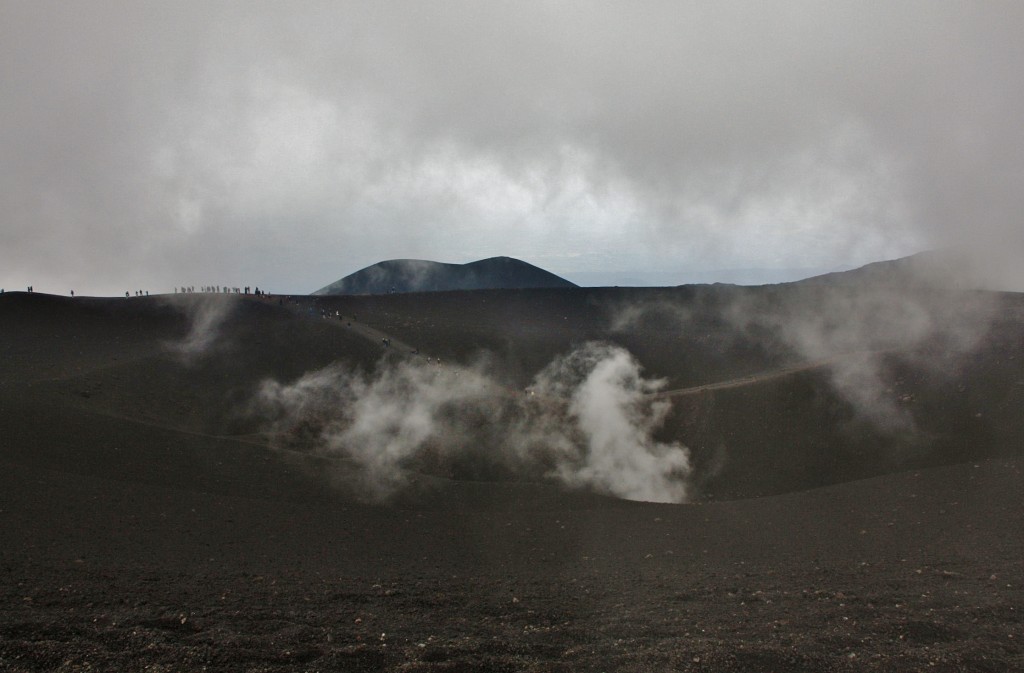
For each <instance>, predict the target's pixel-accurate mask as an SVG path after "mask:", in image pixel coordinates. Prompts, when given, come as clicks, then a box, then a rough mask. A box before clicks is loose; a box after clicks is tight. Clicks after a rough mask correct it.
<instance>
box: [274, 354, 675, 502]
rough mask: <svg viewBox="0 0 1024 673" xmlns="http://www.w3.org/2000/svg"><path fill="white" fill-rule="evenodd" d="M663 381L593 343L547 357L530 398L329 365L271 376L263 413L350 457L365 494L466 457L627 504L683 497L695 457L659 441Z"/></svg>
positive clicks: (397, 372) (417, 365) (448, 380)
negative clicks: (281, 378)
mask: <svg viewBox="0 0 1024 673" xmlns="http://www.w3.org/2000/svg"><path fill="white" fill-rule="evenodd" d="M661 386H662V382H660V381H651V380H647V379H644V378H643V377H642V376H641V373H640V367H639V364H638V363H637V362H636V360H635V359H634V358H633V357H632V356H631V355H630V354H629V353H628V352H626V351H625V350H623V349H621V348H618V347H614V346H609V345H605V344H593V343H592V344H586V345H584V346H583V347H581V348H579V349H577V350H576V351H574V352H572V353H570V354H569V355H566V356H564V357H561V358H558V359H557V360H555V361H554V362H552V363H551V364H550V365H549V366H548V367H546V368H545V369H544V370H543V371H542V372H541V373H540V374H538V376H537V377H536V379H535V381H534V383H533V385H532V386H531V387H530V388H529V389H528V390H527V392H526V393H525V394H524V393H520V392H518V391H511V390H509V389H507V388H504V387H503V386H501V385H499V384H498V383H497V382H496V381H495V380H494V379H492V378H491V377H490V376H488V375H487V374H486V373H485V372H484V371H483V370H482V369H481V368H475V369H474V368H462V367H448V366H444V367H442V366H439V365H437V364H427V363H424V362H423V361H422V360H418V359H417V360H407V361H403V362H400V363H397V364H395V363H385V364H382V365H381V366H380V367H379V368H378V370H377V371H376V372H374V373H372V374H365V373H360V372H353V371H349V370H346V369H344V368H342V367H339V366H333V367H329V368H327V369H323V370H319V371H316V372H311V373H309V374H306V375H305V376H303V377H302V378H300V379H299V380H297V381H295V382H293V383H288V384H282V383H280V382H277V381H273V380H268V381H265V382H264V383H263V385H262V386H261V388H260V391H259V395H258V403H257V407H258V413H260V414H262V415H264V416H267V417H269V418H270V420H271V423H272V429H273V430H274V431H276V432H277V433H279V436H283V437H284V438H285V439H286V440H290V441H292V442H293V444H296V445H298V446H301V447H304V448H310V449H312V450H315V451H318V452H322V453H325V454H327V455H332V456H337V457H342V458H345V459H347V460H349V461H351V462H352V463H353V464H354V465H355V467H356V468H357V471H358V476H359V484H360V486H361V492H360V495H362V496H363V497H365V498H367V499H372V500H382V499H385V498H387V497H389V496H391V495H392V494H394V493H395V492H396V491H397V490H399V489H401V488H402V487H403V486H404V485H405V484H406V483H407V480H408V478H409V475H410V472H411V471H414V470H417V469H422V468H423V467H424V466H437V465H442V466H443V465H451V464H452V463H453V462H458V461H462V462H463V463H466V462H468V463H473V464H478V465H489V466H491V467H492V468H494V469H500V470H504V471H505V472H506V473H507V472H508V471H509V470H511V471H512V475H513V477H515V476H519V477H525V478H532V477H538V478H540V477H546V478H553V479H557V480H559V481H561V482H562V483H564V484H566V485H568V486H570V487H573V488H580V489H588V490H592V491H595V492H598V493H603V494H608V495H614V496H617V497H621V498H626V499H631V500H647V501H657V502H683V501H685V500H686V498H687V483H686V479H687V477H688V475H689V473H690V465H689V454H688V452H687V450H686V449H685V448H684V447H682V446H680V445H678V444H664V443H661V442H658V441H656V440H655V439H653V433H654V432H655V431H656V430H657V429H658V428H659V427H660V426H661V424H662V422H663V421H664V419H665V416H666V414H667V413H668V411H669V403H668V402H667V401H654V400H652V399H650V398H649V394H650V393H653V392H655V391H657V390H659V389H660V388H661Z"/></svg>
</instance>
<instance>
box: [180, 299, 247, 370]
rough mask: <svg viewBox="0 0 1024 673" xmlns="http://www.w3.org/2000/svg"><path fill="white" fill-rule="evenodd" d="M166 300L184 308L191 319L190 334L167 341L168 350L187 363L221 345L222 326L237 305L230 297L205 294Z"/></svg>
mask: <svg viewBox="0 0 1024 673" xmlns="http://www.w3.org/2000/svg"><path fill="white" fill-rule="evenodd" d="M167 301H169V302H171V304H172V305H173V306H174V307H175V308H177V309H178V310H180V311H182V312H184V313H185V315H186V317H187V318H188V320H189V322H190V325H189V331H188V334H186V335H185V336H184V338H182V339H181V340H180V341H168V342H165V343H164V346H165V347H166V348H167V349H168V350H169V351H171V352H172V353H174V354H175V355H177V356H178V357H179V358H180V359H181V361H182V362H183V363H184V364H186V365H187V364H192V363H193V362H194V361H195V360H196V359H197V358H199V357H201V356H203V355H204V354H206V353H208V352H210V351H211V350H212V349H214V348H216V347H217V346H218V336H219V334H220V328H221V326H222V325H223V324H224V321H225V320H226V319H227V317H228V316H229V315H230V313H231V310H232V308H233V307H234V302H233V301H232V300H231V299H230V298H229V297H225V296H220V295H210V294H202V295H197V296H196V297H188V298H174V299H168V300H167Z"/></svg>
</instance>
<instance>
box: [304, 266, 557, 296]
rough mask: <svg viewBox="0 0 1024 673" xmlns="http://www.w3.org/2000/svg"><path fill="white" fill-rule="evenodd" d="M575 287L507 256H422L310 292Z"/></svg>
mask: <svg viewBox="0 0 1024 673" xmlns="http://www.w3.org/2000/svg"><path fill="white" fill-rule="evenodd" d="M542 287H544V288H557V287H576V285H575V284H574V283H571V282H569V281H567V280H565V279H564V278H560V277H558V276H556V275H555V274H553V273H550V272H548V271H545V270H544V269H541V268H538V267H536V266H533V265H532V264H527V263H526V262H523V261H521V260H518V259H513V258H511V257H491V258H490V259H482V260H479V261H477V262H470V263H468V264H443V263H440V262H431V261H427V260H422V259H391V260H387V261H384V262H379V263H377V264H374V265H373V266H368V267H366V268H365V269H362V270H360V271H356V272H355V273H353V274H350V275H348V276H345V277H344V278H342V279H341V280H338V281H335V282H333V283H331V284H330V285H328V286H326V287H323V288H320V289H319V290H317V291H316V292H314V293H313V294H317V295H335V294H389V293H399V292H441V291H446V290H494V289H510V290H515V289H524V288H542Z"/></svg>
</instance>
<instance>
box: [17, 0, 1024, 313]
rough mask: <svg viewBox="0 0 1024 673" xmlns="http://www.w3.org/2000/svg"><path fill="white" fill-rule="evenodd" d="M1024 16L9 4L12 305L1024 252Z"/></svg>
mask: <svg viewBox="0 0 1024 673" xmlns="http://www.w3.org/2000/svg"><path fill="white" fill-rule="evenodd" d="M1022 35H1024V3H1021V2H1016V1H1009V2H961V1H957V2H941V1H938V0H927V1H923V2H893V1H892V0H885V1H881V2H869V1H865V0H856V1H851V2H841V1H837V0H832V1H829V2H820V1H819V0H814V1H807V2H752V1H748V2H729V1H722V0H716V1H715V2H693V3H688V2H682V1H678V0H673V1H669V2H619V3H611V2H590V3H582V2H530V1H524V0H516V1H514V2H475V1H474V2H465V3H462V2H418V1H417V2H412V1H410V2H380V1H379V0H374V1H368V2H365V3H361V2H340V1H331V2H306V1H297V0H290V1H289V2H277V3H261V2H254V1H246V2H238V3H224V2H210V1H209V0H204V1H202V2H187V1H184V0H176V1H175V2H155V1H154V2H142V1H135V0H132V1H126V2H104V1H101V0H89V1H88V2H86V1H84V0H83V1H77V2H76V1H61V2H54V3H50V2H42V1H40V0H25V1H21V0H0V234H2V240H0V287H6V288H7V289H24V287H25V286H26V285H29V284H34V286H35V289H36V290H37V291H46V292H55V293H66V292H67V291H68V290H70V289H72V288H74V289H76V290H77V291H78V293H79V294H82V293H90V294H123V292H124V291H125V290H129V289H131V290H134V289H145V290H150V291H151V292H154V293H155V292H170V291H172V289H173V288H174V287H175V286H179V285H201V284H220V285H237V286H244V285H253V286H256V285H258V286H260V287H262V288H267V289H270V290H271V291H281V292H285V291H287V292H310V291H313V290H316V289H317V288H319V287H321V286H324V285H327V284H328V283H330V282H332V281H334V280H336V279H338V278H340V277H342V276H344V275H347V274H349V273H352V272H354V271H356V270H358V269H360V268H362V267H364V266H367V265H369V264H372V263H375V262H378V261H381V260H384V259H393V258H404V257H409V258H420V259H431V260H436V261H441V262H467V261H472V260H476V259H481V258H485V257H492V256H497V255H508V256H512V257H517V258H520V259H523V260H525V261H528V262H530V263H533V264H537V265H539V266H541V267H543V268H546V269H548V270H550V271H553V272H555V273H558V274H560V275H565V276H568V277H570V278H571V277H572V274H573V273H574V272H587V271H589V272H596V271H645V272H653V271H662V272H681V271H693V270H707V269H721V268H726V269H736V268H752V267H756V268H766V269H786V268H815V269H820V268H838V267H849V266H855V265H859V264H863V263H866V262H869V261H874V260H879V259H887V258H893V257H898V256H902V255H905V254H909V253H913V252H916V251H919V250H922V249H926V248H930V247H935V246H938V245H947V244H949V243H951V242H958V241H962V240H963V239H967V240H969V241H970V242H972V243H976V244H981V245H990V246H991V247H992V248H995V249H999V250H1002V251H1004V252H1006V251H1008V250H1009V251H1011V254H1010V255H1009V256H1010V258H1012V259H1013V261H1014V262H1016V260H1017V259H1020V258H1021V257H1020V253H1021V252H1024V233H1022V232H1024V226H1022V222H1021V213H1022V212H1024V209H1022V205H1024V184H1022V178H1024V173H1022V165H1024V116H1022V103H1024V84H1022V83H1024V77H1022V76H1021V70H1022V67H1024V38H1022Z"/></svg>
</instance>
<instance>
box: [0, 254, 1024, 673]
mask: <svg viewBox="0 0 1024 673" xmlns="http://www.w3.org/2000/svg"><path fill="white" fill-rule="evenodd" d="M864 275H865V274H864V273H861V274H852V275H849V276H842V275H840V276H833V277H826V278H818V279H812V280H810V281H807V282H797V283H790V284H785V285H775V286H761V287H737V286H728V285H706V286H683V287H677V288H575V287H565V288H533V289H522V288H519V289H486V290H459V291H433V292H428V293H422V294H416V295H413V294H402V293H397V292H396V294H388V293H383V294H338V295H318V296H259V297H256V296H251V295H211V296H207V295H201V294H194V295H172V296H152V297H133V298H109V299H105V298H74V299H72V298H66V297H55V296H50V295H45V294H41V293H33V294H27V293H18V292H7V293H5V294H3V295H0V325H2V329H0V467H2V468H3V469H0V597H2V600H0V669H3V670H11V671H51V670H68V671H70V670H96V671H108V670H109V671H114V670H153V671H158V670H200V669H202V670H207V671H225V672H226V671H238V670H251V671H256V670H258V671H289V672H291V671H296V672H297V671H306V670H355V671H390V670H403V671H451V670H482V671H488V670H490V671H499V670H524V671H549V670H554V671H559V670H561V671H591V670H592V671H598V670H623V671H632V670H679V671H740V670H773V671H792V672H796V671H860V670H884V671H918V670H947V671H956V670H983V671H984V670H990V671H1000V670H1022V669H1024V637H1021V636H1022V631H1021V629H1022V617H1021V615H1022V614H1024V596H1022V591H1021V587H1022V586H1024V570H1022V566H1021V563H1020V559H1021V558H1022V557H1024V534H1022V531H1024V498H1022V497H1021V493H1022V492H1024V448H1022V447H1024V421H1022V415H1021V413H1020V410H1021V409H1022V408H1024V406H1022V405H1024V295H1022V294H1017V293H1000V292H980V291H975V290H959V289H955V288H949V287H941V286H936V285H934V284H928V283H908V282H906V281H905V279H904V278H903V277H902V276H901V275H900V274H895V275H892V274H883V275H882V276H881V277H879V276H878V275H877V274H870V275H871V277H870V278H869V279H868V280H867V281H865V280H864ZM587 344H601V345H602V346H601V348H595V347H589V348H588V347H587V346H586V345H587ZM572 353H582V354H583V356H581V357H576V358H571V357H566V355H567V354H572ZM595 353H596V354H598V355H600V354H601V353H615V354H621V353H628V354H629V356H630V357H631V358H632V360H631V361H635V363H636V369H628V368H627V369H622V368H620V369H613V368H610V367H605V365H606V364H608V363H609V362H613V361H612V360H609V359H601V358H600V357H598V355H594V354H595ZM584 356H585V357H584ZM588 358H589V359H588ZM615 362H618V361H615ZM602 367H604V368H602ZM595 372H597V374H595ZM599 374H600V375H599ZM545 377H547V378H545ZM559 377H562V378H559ZM573 377H576V378H573ZM578 379H579V380H583V381H584V385H576V384H575V383H573V381H576V380H578ZM551 380H554V381H555V382H556V383H557V384H558V385H553V384H550V385H546V386H545V385H542V384H541V383H538V382H539V381H540V382H543V381H551ZM566 381H568V383H566ZM599 383H600V384H601V385H605V386H611V387H610V388H609V389H610V390H611V391H612V392H613V393H614V394H612V395H608V396H603V397H602V396H600V395H597V394H596V392H599V391H600V390H602V388H600V386H598V385H597V384H599ZM595 400H596V401H597V402H599V403H600V404H604V405H607V406H604V407H602V406H600V405H598V406H597V407H596V409H597V410H598V413H594V409H593V408H590V407H587V406H586V405H587V404H589V403H590V402H593V401H595ZM270 403H273V404H270ZM275 405H276V406H275ZM521 409H525V410H526V411H527V412H529V413H534V412H535V411H536V412H537V413H538V414H539V415H532V416H531V415H525V416H522V417H519V416H516V414H517V413H519V410H521ZM581 419H584V420H582V421H581ZM608 419H612V420H614V419H626V420H627V421H630V422H632V423H633V425H631V426H630V432H629V433H618V434H615V433H605V434H601V433H598V432H596V430H595V428H596V427H598V426H600V427H605V426H604V423H605V421H606V420H608ZM588 433H589V434H588ZM594 436H597V439H596V440H594V439H593V437H594ZM510 437H519V438H526V439H530V440H531V441H530V442H527V441H525V440H524V441H522V442H521V443H519V444H517V445H516V446H515V447H511V448H517V449H518V450H520V451H521V452H520V453H515V452H513V451H510V450H509V449H510V444H509V438H510ZM537 437H540V438H542V439H541V440H540V441H532V440H534V439H535V438H537ZM588 438H589V439H588ZM623 442H625V443H626V444H625V445H626V448H627V449H630V450H640V451H642V452H643V451H646V452H647V453H644V454H642V455H641V456H640V457H641V458H643V460H637V454H635V453H621V452H620V453H615V452H614V451H613V450H617V449H615V446H613V445H617V443H618V444H619V445H621V444H622V443H623ZM630 442H632V443H630ZM408 447H412V448H413V449H414V450H412V451H407V452H405V453H401V454H400V455H399V453H398V452H399V449H401V450H403V451H405V450H406V449H408ZM609 447H610V448H609ZM665 447H668V448H665ZM620 448H621V447H620ZM684 450H685V452H686V456H687V464H686V465H683V464H682V461H681V460H679V459H678V458H679V456H680V455H681V453H680V452H682V451H684ZM601 451H604V452H605V453H600V452H601ZM609 451H611V453H609ZM665 455H672V456H675V457H676V458H677V459H676V460H674V462H672V464H671V465H669V466H668V468H665V469H664V470H663V471H662V472H659V473H658V474H659V475H660V477H661V478H663V479H674V480H680V483H685V486H686V489H685V493H686V498H681V499H680V500H682V501H681V502H678V503H674V504H668V503H654V502H643V501H635V500H625V499H623V498H621V497H615V493H614V492H613V491H611V490H610V488H609V487H608V485H607V484H606V483H605V482H603V481H601V480H599V479H589V480H588V479H587V477H588V475H591V476H592V475H593V474H595V473H600V471H601V470H602V469H604V470H605V474H606V473H607V469H608V468H607V465H611V466H612V469H613V470H614V469H619V468H622V469H625V468H626V467H629V468H630V469H634V470H635V466H636V465H641V466H645V465H646V466H653V468H652V469H659V467H658V466H659V460H660V459H661V458H664V457H665ZM602 457H603V458H608V460H607V461H606V464H607V465H606V464H602V463H600V461H599V460H598V458H602ZM659 457H660V458H659ZM530 458H532V459H533V462H528V461H527V459H530ZM524 461H527V462H524ZM523 464H525V465H527V466H528V468H529V469H520V467H521V465H523ZM381 465H386V466H389V467H390V468H393V475H391V476H392V478H393V481H392V482H389V483H390V484H391V485H392V486H393V488H392V490H391V491H390V492H389V493H388V497H386V498H381V499H368V498H367V497H366V490H365V486H366V484H367V482H368V480H369V477H370V476H372V475H375V474H377V473H376V472H374V470H377V469H379V467H380V466H381Z"/></svg>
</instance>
